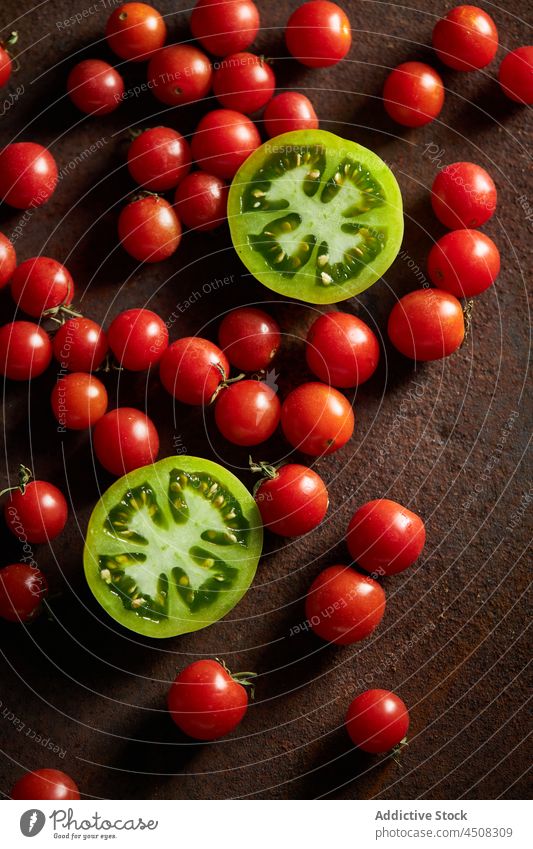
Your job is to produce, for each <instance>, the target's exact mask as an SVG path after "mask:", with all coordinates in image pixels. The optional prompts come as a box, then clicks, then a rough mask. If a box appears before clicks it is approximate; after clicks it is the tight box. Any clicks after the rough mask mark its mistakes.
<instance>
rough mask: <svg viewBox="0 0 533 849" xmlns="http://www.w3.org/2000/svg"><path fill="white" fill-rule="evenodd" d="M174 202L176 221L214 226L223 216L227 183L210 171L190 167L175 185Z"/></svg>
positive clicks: (204, 228)
mask: <svg viewBox="0 0 533 849" xmlns="http://www.w3.org/2000/svg"><path fill="white" fill-rule="evenodd" d="M174 206H175V207H176V210H177V213H178V216H179V218H180V221H183V223H184V224H185V225H186V226H187V227H190V228H191V230H198V231H199V232H202V233H203V232H207V231H208V230H214V229H215V227H220V225H221V224H223V223H224V221H226V218H227V207H228V186H227V185H226V183H225V182H224V180H221V179H220V177H215V176H214V174H207V173H206V172H205V171H194V172H193V173H192V174H188V175H187V177H185V179H184V180H182V181H181V183H180V184H179V186H178V188H177V189H176V196H175V198H174Z"/></svg>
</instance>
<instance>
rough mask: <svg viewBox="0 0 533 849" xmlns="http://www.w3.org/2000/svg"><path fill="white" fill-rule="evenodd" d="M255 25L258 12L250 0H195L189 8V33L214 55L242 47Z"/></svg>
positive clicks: (257, 23)
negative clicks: (193, 4) (193, 5)
mask: <svg viewBox="0 0 533 849" xmlns="http://www.w3.org/2000/svg"><path fill="white" fill-rule="evenodd" d="M258 29H259V12H258V10H257V6H256V5H255V4H254V3H252V2H251V0H198V2H197V3H196V5H195V7H194V9H193V10H192V15H191V30H192V34H193V35H194V37H195V38H196V39H198V41H199V42H200V44H201V45H202V47H203V48H204V49H205V50H207V51H209V53H213V54H214V55H215V56H227V55H228V53H236V52H237V51H238V50H245V49H246V48H247V47H249V46H250V44H251V43H252V41H253V40H254V38H255V37H256V35H257V30H258Z"/></svg>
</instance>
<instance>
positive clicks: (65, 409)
mask: <svg viewBox="0 0 533 849" xmlns="http://www.w3.org/2000/svg"><path fill="white" fill-rule="evenodd" d="M51 403H52V411H53V413H54V416H55V417H56V419H57V421H58V422H59V424H60V425H61V427H63V428H67V430H85V429H86V428H88V427H92V426H93V425H94V424H96V422H97V421H98V420H99V419H101V418H102V416H103V415H104V413H105V411H106V410H107V392H106V388H105V386H104V384H103V383H102V382H101V381H100V380H98V378H96V377H94V376H93V375H92V374H86V373H85V372H72V373H71V374H67V375H66V377H60V378H59V380H58V381H57V383H56V385H55V386H54V388H53V389H52V396H51Z"/></svg>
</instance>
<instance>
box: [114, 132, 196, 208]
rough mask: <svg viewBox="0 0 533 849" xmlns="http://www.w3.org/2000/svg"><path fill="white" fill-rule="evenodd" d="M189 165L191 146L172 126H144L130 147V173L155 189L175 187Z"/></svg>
mask: <svg viewBox="0 0 533 849" xmlns="http://www.w3.org/2000/svg"><path fill="white" fill-rule="evenodd" d="M190 168H191V150H190V147H189V145H188V143H187V141H186V140H185V139H184V138H183V136H182V135H181V133H178V132H177V131H176V130H171V129H170V127H153V128H151V129H149V130H145V131H144V132H143V133H141V134H140V135H139V136H137V138H136V139H134V141H133V142H132V143H131V145H130V149H129V151H128V169H129V172H130V174H131V176H132V177H133V179H134V180H135V181H136V182H137V183H139V185H140V186H144V187H145V188H146V189H150V191H152V192H166V191H167V190H168V189H173V188H175V187H176V186H177V185H178V183H179V182H180V180H182V179H183V178H184V177H185V175H186V174H188V173H189V171H190Z"/></svg>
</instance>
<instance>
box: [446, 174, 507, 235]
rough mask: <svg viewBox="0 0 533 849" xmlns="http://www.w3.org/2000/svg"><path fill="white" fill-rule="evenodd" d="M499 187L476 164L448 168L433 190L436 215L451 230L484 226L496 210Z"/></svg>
mask: <svg viewBox="0 0 533 849" xmlns="http://www.w3.org/2000/svg"><path fill="white" fill-rule="evenodd" d="M496 200H497V193H496V186H495V185H494V183H493V181H492V179H491V177H490V175H489V174H487V172H486V171H485V169H484V168H480V166H479V165H474V163H473V162H454V163H453V164H452V165H446V166H445V167H444V168H443V169H442V170H441V171H439V173H438V174H437V176H436V177H435V180H434V181H433V186H432V188H431V205H432V206H433V212H434V213H435V215H436V216H437V218H438V219H439V221H440V222H441V223H442V224H444V226H445V227H449V229H450V230H461V229H463V228H464V227H481V225H482V224H484V223H485V221H488V220H489V218H490V217H491V216H492V215H494V213H495V211H496Z"/></svg>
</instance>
